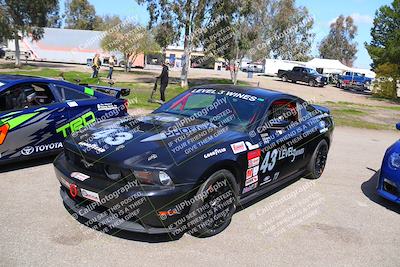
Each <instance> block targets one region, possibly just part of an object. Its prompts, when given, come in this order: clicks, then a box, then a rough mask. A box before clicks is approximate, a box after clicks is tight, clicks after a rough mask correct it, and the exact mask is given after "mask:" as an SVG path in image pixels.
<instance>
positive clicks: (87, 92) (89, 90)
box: [84, 87, 94, 96]
mask: <svg viewBox="0 0 400 267" xmlns="http://www.w3.org/2000/svg"><path fill="white" fill-rule="evenodd" d="M84 92H85V94H87V95H90V96H94V90H93V89H92V88H89V87H85V91H84Z"/></svg>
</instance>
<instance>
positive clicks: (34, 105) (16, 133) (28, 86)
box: [0, 83, 65, 161]
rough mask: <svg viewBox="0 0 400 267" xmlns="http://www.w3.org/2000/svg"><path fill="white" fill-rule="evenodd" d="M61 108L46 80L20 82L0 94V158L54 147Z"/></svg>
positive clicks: (57, 146) (58, 140)
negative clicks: (40, 81) (41, 81)
mask: <svg viewBox="0 0 400 267" xmlns="http://www.w3.org/2000/svg"><path fill="white" fill-rule="evenodd" d="M64 119H65V110H64V109H63V106H62V105H60V104H59V103H58V102H57V100H56V99H55V97H54V95H53V93H52V91H51V89H50V88H49V86H48V84H47V83H22V84H18V85H14V86H12V87H10V88H8V89H5V90H3V91H2V92H1V93H0V161H3V160H16V159H23V158H24V157H28V156H34V155H35V154H43V153H48V152H51V151H52V150H57V149H60V148H61V147H62V144H61V142H62V140H63V139H62V138H59V137H58V136H57V135H56V134H55V129H56V128H57V124H58V123H62V121H63V120H64Z"/></svg>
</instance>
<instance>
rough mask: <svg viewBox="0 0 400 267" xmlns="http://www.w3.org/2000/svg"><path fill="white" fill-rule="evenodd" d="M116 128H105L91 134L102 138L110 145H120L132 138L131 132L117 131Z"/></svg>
mask: <svg viewBox="0 0 400 267" xmlns="http://www.w3.org/2000/svg"><path fill="white" fill-rule="evenodd" d="M117 131H118V130H117V129H107V130H103V131H100V132H97V133H94V134H93V135H92V136H93V138H94V139H96V140H97V139H103V141H104V143H106V144H108V145H110V146H118V145H122V144H123V143H125V142H126V141H128V140H131V139H132V138H133V134H131V133H129V132H117Z"/></svg>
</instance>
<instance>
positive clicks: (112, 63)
mask: <svg viewBox="0 0 400 267" xmlns="http://www.w3.org/2000/svg"><path fill="white" fill-rule="evenodd" d="M115 63H116V60H115V56H114V55H112V56H111V57H110V59H109V60H108V66H109V70H108V75H107V79H110V80H112V75H113V71H114V66H115Z"/></svg>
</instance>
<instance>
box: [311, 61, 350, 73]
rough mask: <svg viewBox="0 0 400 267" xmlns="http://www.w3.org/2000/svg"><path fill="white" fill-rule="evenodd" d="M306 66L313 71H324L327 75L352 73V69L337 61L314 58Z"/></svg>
mask: <svg viewBox="0 0 400 267" xmlns="http://www.w3.org/2000/svg"><path fill="white" fill-rule="evenodd" d="M306 66H307V67H308V68H313V69H318V68H320V69H323V71H324V73H326V74H341V73H343V72H345V71H351V68H349V67H347V66H346V65H344V64H342V63H341V62H340V61H339V60H336V59H322V58H314V59H312V60H310V61H308V62H307V63H306Z"/></svg>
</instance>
